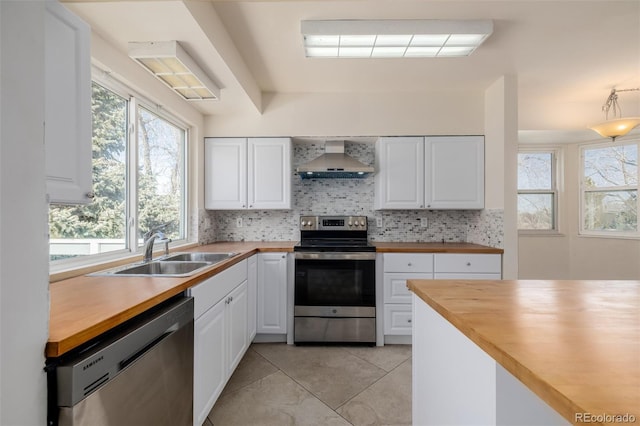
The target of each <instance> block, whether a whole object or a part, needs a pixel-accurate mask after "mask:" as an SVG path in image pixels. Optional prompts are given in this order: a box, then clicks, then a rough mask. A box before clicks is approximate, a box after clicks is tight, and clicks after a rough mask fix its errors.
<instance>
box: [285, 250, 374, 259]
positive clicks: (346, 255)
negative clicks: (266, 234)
mask: <svg viewBox="0 0 640 426" xmlns="http://www.w3.org/2000/svg"><path fill="white" fill-rule="evenodd" d="M294 254H295V259H302V260H375V259H376V254H375V253H350V252H317V253H316V252H296V253H294Z"/></svg>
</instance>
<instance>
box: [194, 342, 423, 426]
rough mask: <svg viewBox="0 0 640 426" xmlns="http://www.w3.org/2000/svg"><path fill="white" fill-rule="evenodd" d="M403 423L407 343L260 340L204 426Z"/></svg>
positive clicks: (407, 412)
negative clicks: (307, 343)
mask: <svg viewBox="0 0 640 426" xmlns="http://www.w3.org/2000/svg"><path fill="white" fill-rule="evenodd" d="M409 424H411V346H409V345H387V346H384V347H358V346H344V347H343V346H293V345H286V344H284V343H258V344H253V345H251V347H250V348H249V349H248V350H247V353H246V354H245V356H244V358H243V359H242V361H241V362H240V365H239V366H238V368H237V369H236V371H235V372H234V374H233V376H232V377H231V379H230V380H229V383H227V386H226V387H225V389H224V390H223V391H222V394H221V395H220V398H218V401H217V402H216V405H215V406H214V407H213V409H212V410H211V413H209V417H208V419H207V421H205V423H204V426H212V425H214V426H227V425H242V426H249V425H265V426H266V425H274V426H275V425H277V426H281V425H409Z"/></svg>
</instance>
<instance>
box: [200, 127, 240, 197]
mask: <svg viewBox="0 0 640 426" xmlns="http://www.w3.org/2000/svg"><path fill="white" fill-rule="evenodd" d="M204 158H205V160H204V161H205V164H204V179H205V185H204V190H205V208H207V209H246V208H247V140H246V139H238V138H215V139H214V138H211V139H209V138H208V139H205V142H204Z"/></svg>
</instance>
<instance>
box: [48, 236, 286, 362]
mask: <svg viewBox="0 0 640 426" xmlns="http://www.w3.org/2000/svg"><path fill="white" fill-rule="evenodd" d="M294 245H296V242H295V241H279V242H228V243H215V244H209V245H205V246H199V247H196V248H193V249H189V250H179V251H201V252H226V253H228V252H234V253H239V254H238V255H237V256H234V257H233V258H230V259H228V260H225V261H223V262H220V263H217V264H216V265H215V266H213V267H211V268H208V269H205V270H203V271H202V272H200V273H197V274H194V275H191V276H190V277H186V278H171V277H117V276H107V277H105V276H87V275H82V276H79V277H75V278H70V279H66V280H63V281H58V282H55V283H52V284H51V285H50V295H51V311H50V319H49V340H48V342H47V345H46V348H45V355H46V356H47V357H57V356H60V355H62V354H64V353H66V352H68V351H70V350H71V349H74V348H76V347H78V346H80V345H81V344H83V343H85V342H87V341H89V340H91V339H93V338H94V337H97V336H99V335H100V334H102V333H104V332H106V331H109V330H110V329H112V328H113V327H115V326H117V325H120V324H122V323H123V322H125V321H127V320H129V319H131V318H133V317H135V316H136V315H139V314H141V313H143V312H144V311H146V310H147V309H149V308H152V307H153V306H155V305H157V304H159V303H161V302H164V301H165V300H167V299H169V298H171V297H173V296H175V295H177V294H179V293H181V292H183V291H184V290H186V289H187V288H189V287H192V286H194V285H195V284H197V283H198V282H200V281H202V280H204V279H207V278H209V277H211V276H213V275H215V274H217V273H219V272H222V271H223V270H225V269H227V268H229V267H230V266H233V265H235V264H236V263H238V262H239V261H241V260H243V259H246V258H248V257H250V256H252V255H253V254H255V253H257V252H268V251H277V252H282V251H284V252H290V251H293V246H294Z"/></svg>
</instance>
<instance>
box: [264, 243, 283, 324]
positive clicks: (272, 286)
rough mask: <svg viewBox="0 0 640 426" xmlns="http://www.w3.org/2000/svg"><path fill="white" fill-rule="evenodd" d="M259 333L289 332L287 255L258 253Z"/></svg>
mask: <svg viewBox="0 0 640 426" xmlns="http://www.w3.org/2000/svg"><path fill="white" fill-rule="evenodd" d="M257 312H258V319H257V320H258V324H257V328H258V330H257V331H258V333H265V334H286V333H287V255H286V253H259V254H258V311H257Z"/></svg>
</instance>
